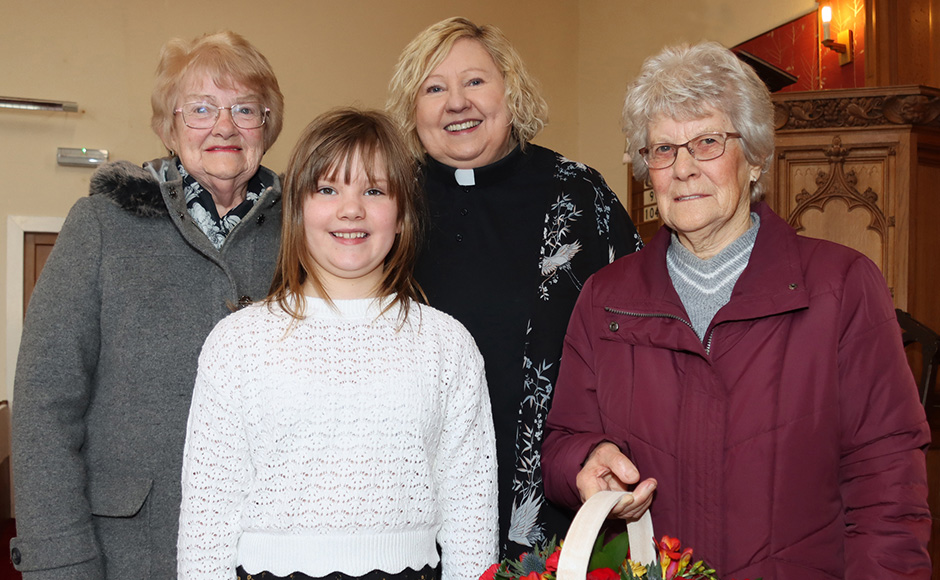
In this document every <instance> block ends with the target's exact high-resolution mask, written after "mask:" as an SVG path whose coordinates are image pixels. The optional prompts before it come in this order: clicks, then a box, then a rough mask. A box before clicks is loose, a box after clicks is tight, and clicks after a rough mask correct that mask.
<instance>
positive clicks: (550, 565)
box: [545, 548, 561, 572]
mask: <svg viewBox="0 0 940 580" xmlns="http://www.w3.org/2000/svg"><path fill="white" fill-rule="evenodd" d="M560 556H561V548H555V551H554V552H552V555H551V556H549V557H548V558H546V559H545V571H546V572H554V571H555V570H558V558H559V557H560Z"/></svg>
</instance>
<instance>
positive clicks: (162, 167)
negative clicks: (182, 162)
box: [89, 158, 281, 218]
mask: <svg viewBox="0 0 940 580" xmlns="http://www.w3.org/2000/svg"><path fill="white" fill-rule="evenodd" d="M259 171H262V172H265V173H266V174H267V178H266V180H265V182H266V183H273V184H274V186H273V187H268V188H267V189H266V190H265V192H264V193H263V194H262V198H264V197H266V196H267V195H268V193H269V192H272V191H273V192H274V194H275V195H276V196H277V197H280V191H281V188H280V181H279V179H278V176H277V175H275V174H274V173H273V172H271V171H270V170H268V169H267V168H265V167H261V168H259ZM182 183H183V182H182V178H181V177H180V174H179V171H178V170H177V169H176V163H175V160H174V159H173V158H164V159H155V160H153V161H149V162H147V163H144V165H143V167H141V166H139V165H134V164H133V163H130V162H129V161H115V162H114V163H108V164H106V165H103V166H102V167H101V168H100V169H98V171H96V172H95V174H94V175H93V176H92V178H91V187H90V191H89V195H100V196H102V197H105V198H107V199H109V200H111V201H112V202H114V203H115V204H116V205H117V206H118V207H120V208H122V209H124V210H126V211H128V212H130V213H132V214H134V215H135V216H138V217H151V218H158V217H166V216H167V215H168V214H169V209H172V210H173V211H174V212H176V213H180V212H181V211H182V212H185V211H186V201H185V200H184V199H183V196H182ZM164 190H166V193H167V195H168V197H165V196H164ZM174 194H175V195H174ZM276 199H277V198H275V199H274V200H272V203H276ZM259 201H260V200H259ZM168 208H169V209H168Z"/></svg>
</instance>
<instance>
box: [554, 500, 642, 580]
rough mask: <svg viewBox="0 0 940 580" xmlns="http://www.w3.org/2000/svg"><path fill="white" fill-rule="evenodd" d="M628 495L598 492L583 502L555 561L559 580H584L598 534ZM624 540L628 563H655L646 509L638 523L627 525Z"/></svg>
mask: <svg viewBox="0 0 940 580" xmlns="http://www.w3.org/2000/svg"><path fill="white" fill-rule="evenodd" d="M627 493H629V492H626V491H599V492H597V493H595V494H594V495H592V496H591V499H589V500H587V501H586V502H584V505H582V506H581V509H579V510H578V513H577V515H575V517H574V521H573V522H571V527H569V528H568V535H567V536H565V547H564V549H562V551H561V558H559V560H558V573H557V574H556V578H557V579H558V580H584V578H585V576H587V567H588V562H589V561H590V559H591V551H592V550H593V548H594V542H595V541H596V540H597V533H598V532H599V531H600V529H601V526H602V525H603V524H604V520H606V519H607V516H608V515H609V514H610V510H611V509H613V507H614V506H615V505H617V502H618V501H620V498H621V497H623V496H624V495H626V494H627ZM627 537H628V538H629V539H630V559H631V560H633V561H634V562H639V563H640V564H642V565H644V566H646V565H647V564H649V563H650V562H653V561H655V560H656V551H655V549H654V547H653V520H652V519H650V512H649V510H646V512H645V513H644V514H643V515H642V516H641V517H640V519H639V520H637V521H635V522H630V523H628V524H627Z"/></svg>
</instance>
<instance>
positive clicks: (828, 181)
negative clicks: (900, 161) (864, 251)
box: [787, 136, 892, 242]
mask: <svg viewBox="0 0 940 580" xmlns="http://www.w3.org/2000/svg"><path fill="white" fill-rule="evenodd" d="M851 151H852V150H851V148H847V147H843V146H842V138H841V137H838V136H836V137H833V138H832V145H831V146H830V147H829V148H828V149H826V151H825V155H826V158H827V159H828V160H829V172H828V173H827V172H825V171H820V172H819V173H817V174H816V191H814V192H812V193H810V192H808V191H806V189H803V190H802V191H800V193H798V194H797V195H796V198H795V199H796V204H797V205H796V207H795V208H794V209H793V211H792V212H791V213H790V216H789V218H788V219H787V221H788V222H789V223H790V225H791V226H793V228H794V229H795V230H796V231H798V232H799V231H803V230H804V229H805V227H804V226H803V214H804V213H805V212H806V211H807V210H809V209H816V210H819V211H820V212H822V211H824V210H825V207H826V205H827V204H828V203H829V202H830V201H832V200H835V199H839V200H842V201H844V202H845V203H846V204H847V205H848V207H849V211H852V210H853V209H856V208H862V209H864V210H865V211H867V212H868V214H869V215H870V216H871V222H870V223H869V224H868V229H869V230H872V231H875V232H877V233H878V235H879V236H881V240H882V242H884V240H885V239H886V237H887V234H888V226H889V223H890V222H891V221H892V220H889V219H888V218H887V217H885V214H884V212H882V211H881V208H879V207H878V193H877V192H875V191H874V190H872V188H870V187H869V188H867V189H866V190H865V191H862V192H860V191H858V189H857V186H858V177H857V176H856V175H855V171H853V170H849V171H848V172H846V171H845V160H846V158H847V157H848V155H849V153H851Z"/></svg>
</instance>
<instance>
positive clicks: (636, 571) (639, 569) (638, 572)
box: [627, 560, 646, 577]
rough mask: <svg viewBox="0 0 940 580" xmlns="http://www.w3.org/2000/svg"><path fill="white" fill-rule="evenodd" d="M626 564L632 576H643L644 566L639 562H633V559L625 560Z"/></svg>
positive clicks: (644, 572) (644, 573)
mask: <svg viewBox="0 0 940 580" xmlns="http://www.w3.org/2000/svg"><path fill="white" fill-rule="evenodd" d="M627 564H629V565H630V570H632V571H633V575H634V576H640V577H642V576H645V575H646V566H644V565H642V564H640V563H639V562H634V561H633V560H627Z"/></svg>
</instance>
